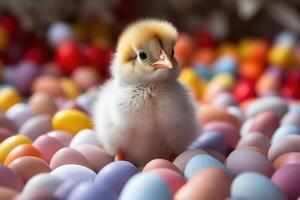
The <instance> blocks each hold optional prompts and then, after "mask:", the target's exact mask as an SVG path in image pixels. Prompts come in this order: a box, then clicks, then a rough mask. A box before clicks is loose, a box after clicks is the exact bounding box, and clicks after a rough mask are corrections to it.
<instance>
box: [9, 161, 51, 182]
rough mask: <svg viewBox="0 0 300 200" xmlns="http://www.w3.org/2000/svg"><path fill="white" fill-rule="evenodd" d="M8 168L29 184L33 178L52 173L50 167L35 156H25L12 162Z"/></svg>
mask: <svg viewBox="0 0 300 200" xmlns="http://www.w3.org/2000/svg"><path fill="white" fill-rule="evenodd" d="M8 167H9V168H10V169H12V170H13V171H15V172H16V173H17V174H18V175H19V176H20V177H21V178H22V180H23V181H24V182H27V181H28V180H29V179H30V178H31V177H33V176H34V175H36V174H40V173H43V172H46V173H48V172H50V171H51V169H50V167H49V165H48V164H47V163H46V162H45V161H43V160H42V159H40V158H37V157H33V156H24V157H20V158H17V159H16V160H14V161H12V162H11V163H10V164H9V165H8Z"/></svg>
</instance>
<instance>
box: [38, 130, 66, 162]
mask: <svg viewBox="0 0 300 200" xmlns="http://www.w3.org/2000/svg"><path fill="white" fill-rule="evenodd" d="M33 146H34V147H35V148H37V149H38V150H39V151H40V152H41V154H42V156H43V159H44V160H45V161H46V162H47V163H50V161H51V158H52V157H53V155H54V154H55V153H56V152H57V151H58V150H59V149H61V148H64V147H65V146H64V145H63V144H62V143H61V142H59V141H58V140H57V139H55V138H53V137H50V136H48V135H41V136H40V137H38V138H37V139H36V140H35V141H34V142H33Z"/></svg>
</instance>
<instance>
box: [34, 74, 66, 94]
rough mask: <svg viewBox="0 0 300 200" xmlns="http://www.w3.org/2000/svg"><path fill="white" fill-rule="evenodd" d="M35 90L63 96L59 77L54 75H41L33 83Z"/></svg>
mask: <svg viewBox="0 0 300 200" xmlns="http://www.w3.org/2000/svg"><path fill="white" fill-rule="evenodd" d="M32 91H33V92H44V93H46V94H48V95H51V96H63V94H64V92H63V89H62V87H61V84H60V81H59V78H58V77H56V76H52V75H42V76H39V77H38V78H37V79H36V80H35V81H34V82H33V84H32Z"/></svg>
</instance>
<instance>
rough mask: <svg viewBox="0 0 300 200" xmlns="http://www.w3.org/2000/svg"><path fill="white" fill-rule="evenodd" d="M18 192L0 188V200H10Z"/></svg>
mask: <svg viewBox="0 0 300 200" xmlns="http://www.w3.org/2000/svg"><path fill="white" fill-rule="evenodd" d="M17 194H18V192H17V191H15V190H13V189H11V188H7V187H0V198H1V200H12V199H14V197H15V196H17Z"/></svg>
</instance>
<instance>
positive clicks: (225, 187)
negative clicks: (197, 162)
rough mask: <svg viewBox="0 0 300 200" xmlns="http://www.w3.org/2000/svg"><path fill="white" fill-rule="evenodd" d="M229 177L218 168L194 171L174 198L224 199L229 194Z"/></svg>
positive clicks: (178, 199)
mask: <svg viewBox="0 0 300 200" xmlns="http://www.w3.org/2000/svg"><path fill="white" fill-rule="evenodd" d="M230 184H231V177H230V176H229V175H228V174H226V172H224V171H223V170H221V169H219V168H214V167H211V168H206V169H203V170H201V171H200V172H198V173H196V174H195V175H194V176H193V177H192V178H191V179H189V181H188V182H187V183H186V184H185V185H184V186H183V187H181V188H180V189H179V191H178V192H177V193H176V194H175V200H181V199H189V200H198V199H206V200H214V199H225V198H226V197H228V196H229V194H230Z"/></svg>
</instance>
